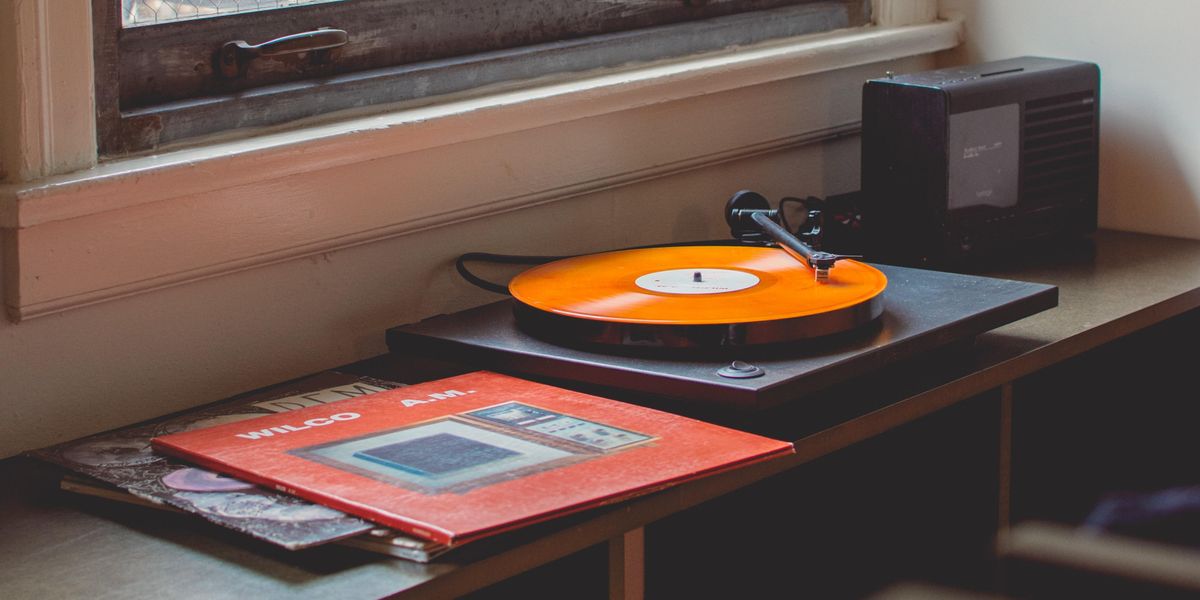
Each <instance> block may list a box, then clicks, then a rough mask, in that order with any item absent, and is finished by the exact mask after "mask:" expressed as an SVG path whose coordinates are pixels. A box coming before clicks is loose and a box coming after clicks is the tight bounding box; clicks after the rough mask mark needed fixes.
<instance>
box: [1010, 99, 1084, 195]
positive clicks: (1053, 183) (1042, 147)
mask: <svg viewBox="0 0 1200 600" xmlns="http://www.w3.org/2000/svg"><path fill="white" fill-rule="evenodd" d="M1021 138H1022V144H1021V198H1022V199H1024V200H1034V201H1039V202H1048V201H1052V200H1066V199H1079V200H1082V199H1084V198H1085V197H1086V195H1085V191H1087V190H1089V189H1091V188H1092V187H1093V186H1094V182H1095V177H1096V160H1097V155H1096V99H1095V95H1094V93H1093V92H1092V90H1085V91H1080V92H1074V93H1070V94H1062V95H1059V96H1050V97H1046V98H1038V99H1036V100H1029V101H1027V102H1025V122H1024V126H1023V131H1022V136H1021Z"/></svg>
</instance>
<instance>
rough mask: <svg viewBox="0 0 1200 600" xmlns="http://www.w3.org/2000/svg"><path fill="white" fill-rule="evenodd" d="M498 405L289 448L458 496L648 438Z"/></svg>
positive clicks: (426, 490) (403, 483)
mask: <svg viewBox="0 0 1200 600" xmlns="http://www.w3.org/2000/svg"><path fill="white" fill-rule="evenodd" d="M653 439H654V438H653V437H652V436H649V435H645V434H641V433H637V432H634V431H629V430H627V429H621V428H617V427H612V426H609V425H605V424H602V423H596V422H593V421H587V420H584V419H579V418H576V417H573V416H570V415H566V414H562V413H557V412H553V411H549V410H545V409H542V408H538V407H535V406H531V405H528V404H523V403H519V402H506V403H503V404H499V405H496V406H490V407H487V408H482V409H478V410H473V411H470V412H465V413H461V414H457V415H450V416H447V417H442V418H438V419H434V420H431V421H426V422H423V423H417V424H414V425H410V426H406V427H401V428H397V429H392V430H389V431H382V432H374V433H371V434H369V435H365V436H360V437H355V438H350V439H343V440H337V441H334V442H328V443H324V444H318V445H314V446H307V447H303V448H297V449H294V450H291V451H290V452H289V453H290V454H292V455H294V456H298V457H301V458H305V459H308V460H312V461H315V462H319V463H321V464H324V465H326V466H330V467H334V468H337V469H341V470H343V471H347V472H350V473H354V474H357V475H361V476H364V477H369V478H371V479H374V480H376V481H382V482H384V483H388V484H391V485H395V486H398V487H402V488H405V489H409V490H412V491H415V492H419V493H423V494H442V493H464V492H467V491H470V490H472V489H476V488H480V487H484V486H487V485H490V484H492V483H496V482H500V481H510V480H513V479H516V478H519V477H524V476H527V475H531V474H533V473H541V472H544V471H548V470H551V469H555V468H559V467H562V466H565V465H568V464H575V463H579V462H583V461H586V460H589V459H591V458H596V457H599V456H603V455H606V454H610V453H612V452H617V451H620V450H622V449H625V448H628V447H631V446H635V445H640V444H643V443H646V442H649V441H651V440H653Z"/></svg>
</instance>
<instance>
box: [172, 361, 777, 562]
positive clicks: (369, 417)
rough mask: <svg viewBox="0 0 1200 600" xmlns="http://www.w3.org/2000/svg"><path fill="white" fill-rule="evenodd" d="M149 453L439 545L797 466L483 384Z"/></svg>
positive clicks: (178, 440)
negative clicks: (751, 466) (746, 470)
mask: <svg viewBox="0 0 1200 600" xmlns="http://www.w3.org/2000/svg"><path fill="white" fill-rule="evenodd" d="M153 444H154V447H155V448H157V449H159V450H161V451H163V452H166V453H168V454H174V455H177V456H180V457H183V458H185V459H188V460H191V461H194V462H196V463H199V464H200V465H202V466H204V467H208V468H210V469H213V470H216V471H222V472H225V473H228V474H230V475H234V476H237V477H240V478H243V479H246V480H250V481H254V482H258V483H261V484H264V485H267V486H270V487H273V488H275V489H277V490H280V491H283V492H287V493H290V494H294V495H296V496H300V497H303V498H307V499H309V500H312V501H314V502H318V503H321V504H325V505H327V506H330V507H333V508H336V509H338V510H342V511H345V512H348V513H351V514H355V515H358V516H360V517H363V518H366V519H369V520H372V521H375V522H378V523H382V524H385V525H388V526H390V527H394V528H396V529H399V530H401V531H404V532H407V533H410V534H412V535H416V536H420V537H424V538H427V539H431V540H433V541H436V542H440V543H443V544H447V545H456V544H462V543H465V542H469V541H472V540H474V539H478V538H480V537H483V536H487V535H491V534H494V533H498V532H500V531H504V530H507V529H512V528H516V527H520V526H523V525H527V524H529V523H533V522H535V521H540V520H544V519H547V518H550V517H552V516H557V515H561V514H565V513H568V512H574V511H577V510H582V509H584V508H589V507H593V506H598V505H601V504H605V503H608V502H613V501H616V500H620V499H624V498H628V497H631V496H634V495H638V494H644V493H647V492H650V491H654V490H658V489H662V488H664V487H667V486H670V485H672V484H675V483H679V482H681V481H685V480H688V479H692V478H695V477H698V476H701V475H706V474H710V473H714V472H716V471H720V470H724V469H727V468H730V467H733V466H735V465H743V464H747V463H751V462H756V461H760V460H764V459H767V458H771V457H776V456H782V455H785V454H790V453H792V452H794V449H793V448H792V445H791V444H789V443H787V442H780V441H776V440H772V439H768V438H764V437H761V436H757V435H753V434H749V433H744V432H741V431H736V430H733V429H728V428H725V427H720V426H717V425H712V424H709V423H704V422H702V421H696V420H694V419H688V418H685V417H680V416H677V415H673V414H670V413H664V412H661V411H657V410H653V409H649V408H644V407H641V406H634V405H631V404H625V403H623V402H617V401H614V400H608V399H605V398H600V397H597V396H592V395H589V394H583V393H579V392H574V391H570V390H566V389H562V388H558V387H554V386H549V385H544V384H540V383H534V382H532V381H526V380H523V379H518V378H515V377H509V376H506V375H500V374H497V373H492V372H487V371H478V372H474V373H468V374H466V375H460V376H457V377H451V378H447V379H441V380H438V381H431V382H427V383H423V384H419V385H414V386H409V387H406V388H400V389H396V390H389V391H385V392H379V393H377V394H372V395H370V396H363V397H361V398H356V399H351V400H343V401H341V402H338V403H337V404H335V405H330V406H314V407H311V408H305V409H301V410H296V411H291V412H287V413H280V414H275V415H267V416H264V417H260V418H256V419H250V420H245V421H239V422H235V423H228V424H225V425H218V426H215V427H209V428H206V429H198V430H193V431H185V432H182V433H176V434H172V435H165V436H161V437H156V438H154V440H153Z"/></svg>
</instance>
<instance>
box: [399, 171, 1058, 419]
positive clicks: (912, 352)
mask: <svg viewBox="0 0 1200 600" xmlns="http://www.w3.org/2000/svg"><path fill="white" fill-rule="evenodd" d="M725 214H726V219H727V221H728V223H729V225H730V230H731V233H732V234H733V238H734V240H732V241H722V242H710V243H700V244H681V245H669V246H657V247H645V248H634V249H626V250H617V251H612V252H602V253H598V254H589V255H583V256H575V257H561V258H558V259H556V260H550V261H548V262H545V263H544V264H540V265H538V266H535V267H532V268H530V269H528V270H526V271H524V272H522V273H520V274H518V275H517V276H516V277H514V278H513V279H512V280H511V281H510V282H509V284H508V285H507V286H496V285H494V284H492V285H491V289H494V290H496V291H507V292H508V293H509V294H511V296H512V299H510V300H505V301H501V302H496V303H493V304H488V305H484V306H480V307H477V308H474V309H470V310H466V311H463V312H460V313H456V314H452V315H441V316H437V317H433V318H430V319H426V320H424V321H421V322H420V323H415V324H411V325H403V326H399V327H394V328H392V329H389V330H388V332H387V343H388V347H389V349H390V350H391V351H392V352H393V353H395V354H400V355H412V356H423V357H428V358H436V359H442V360H448V361H451V362H456V363H462V364H465V365H469V366H471V367H474V368H486V369H492V370H497V371H503V372H509V373H514V374H521V375H527V376H533V377H542V378H549V379H552V380H556V381H560V382H577V383H580V384H587V385H594V386H600V387H602V388H608V389H615V390H618V391H627V392H636V393H643V394H649V395H651V396H655V397H662V398H665V399H672V400H676V401H682V402H685V403H688V404H691V405H695V406H701V407H711V408H719V409H734V410H737V411H743V410H747V411H755V410H760V409H764V408H768V407H772V406H775V405H778V404H781V403H783V402H786V401H789V400H792V399H796V398H799V397H802V396H804V395H806V394H809V393H813V392H816V391H819V390H821V389H823V388H826V387H829V386H831V385H834V384H836V383H839V382H843V381H846V380H848V379H850V378H853V377H855V376H861V375H864V374H867V373H870V372H871V371H874V370H877V369H879V368H882V367H884V366H887V365H890V364H893V363H897V362H899V361H901V360H904V359H906V358H909V357H913V356H916V355H920V354H922V353H927V352H929V351H932V350H934V349H938V348H943V347H946V346H949V345H951V344H954V343H956V342H962V341H969V340H970V339H972V338H973V337H974V336H976V335H978V334H980V333H983V332H985V331H988V330H990V329H994V328H996V327H999V326H1000V325H1004V324H1006V323H1009V322H1012V321H1015V320H1018V319H1021V318H1024V317H1026V316H1029V315H1032V314H1035V313H1037V312H1040V311H1043V310H1046V309H1049V308H1052V307H1054V306H1056V305H1057V302H1058V290H1057V288H1056V287H1054V286H1050V285H1043V284H1035V283H1026V282H1020V281H1013V280H1006V279H996V278H989V277H979V276H973V275H964V274H957V273H943V272H937V271H929V270H921V269H914V268H907V267H899V266H889V265H871V264H867V263H864V262H860V261H858V260H855V259H856V258H857V257H853V256H846V255H840V254H834V253H830V252H824V251H821V250H818V249H816V248H814V247H813V245H810V244H809V243H806V242H805V241H802V240H801V239H799V238H798V237H797V236H796V235H795V234H792V233H791V231H790V230H789V229H788V227H787V223H786V220H785V219H784V217H783V214H782V212H781V211H780V210H777V209H771V208H770V204H769V203H768V202H767V200H766V198H764V197H762V196H761V195H759V194H756V193H754V192H749V191H743V192H739V193H738V194H736V195H735V196H734V197H733V198H731V199H730V201H729V203H728V205H727V206H726V213H725ZM810 239H811V238H810ZM467 256H468V255H464V257H467ZM475 256H479V255H475ZM507 258H509V259H512V258H514V257H507ZM507 262H514V261H512V260H509V261H507ZM459 270H460V272H461V273H463V274H464V276H466V277H467V278H468V279H469V280H472V281H473V282H476V283H477V284H480V283H484V284H485V283H486V282H482V280H480V279H479V278H477V277H475V276H474V275H473V274H471V273H470V272H469V271H467V270H466V269H465V268H464V267H463V261H462V259H460V262H459Z"/></svg>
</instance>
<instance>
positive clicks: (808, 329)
mask: <svg viewBox="0 0 1200 600" xmlns="http://www.w3.org/2000/svg"><path fill="white" fill-rule="evenodd" d="M886 286H887V278H886V277H885V276H884V274H883V273H881V272H880V271H879V270H878V269H876V268H874V267H872V266H870V265H867V264H865V263H861V262H857V261H854V260H841V261H838V263H837V264H836V266H835V267H834V268H833V269H831V270H830V272H829V277H828V280H826V281H824V282H818V281H817V280H816V277H815V274H814V272H813V270H812V269H811V268H809V267H808V265H806V264H805V263H803V262H801V261H799V260H797V259H796V258H793V257H792V256H791V255H789V254H787V253H786V252H784V251H783V250H780V249H778V248H775V247H764V246H750V245H745V246H668V247H658V248H643V249H636V250H619V251H615V252H604V253H600V254H591V255H585V256H577V257H573V258H567V259H563V260H558V261H555V262H551V263H548V264H545V265H540V266H537V267H534V268H532V269H529V270H527V271H525V272H524V273H521V274H520V275H518V276H516V277H515V278H513V280H512V281H511V282H510V283H509V291H510V293H511V294H512V295H513V298H515V299H516V300H517V303H516V305H515V306H516V314H517V318H518V321H519V322H520V323H521V324H522V325H523V326H525V327H527V328H529V329H532V330H533V332H534V333H539V334H543V335H548V336H551V337H556V338H564V337H565V338H569V339H576V340H579V341H584V342H598V343H607V344H621V345H640V346H714V345H716V346H729V345H747V344H760V343H772V342H785V341H791V340H797V339H804V338H811V337H818V336H823V335H829V334H832V333H838V332H841V331H846V330H848V329H853V328H856V327H859V326H861V325H864V324H866V323H868V322H870V321H872V320H873V319H875V318H876V317H878V316H879V315H880V314H881V313H882V302H881V300H880V294H881V293H882V292H883V290H884V288H885V287H886Z"/></svg>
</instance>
